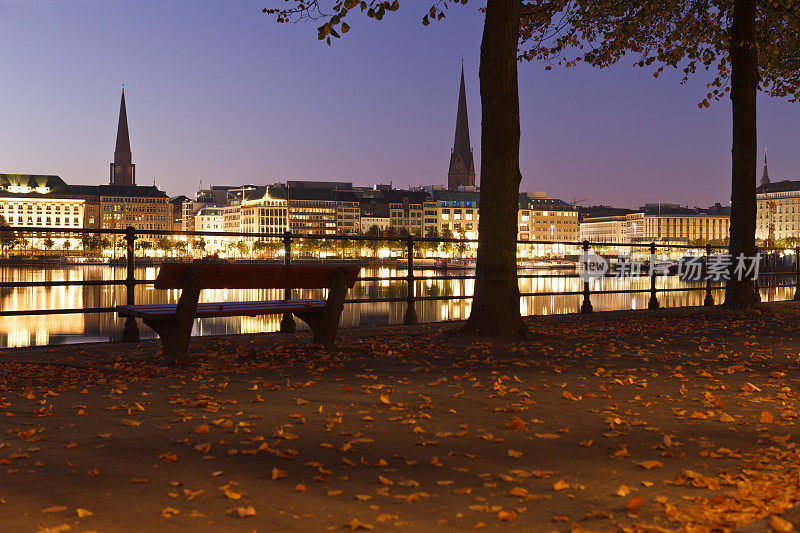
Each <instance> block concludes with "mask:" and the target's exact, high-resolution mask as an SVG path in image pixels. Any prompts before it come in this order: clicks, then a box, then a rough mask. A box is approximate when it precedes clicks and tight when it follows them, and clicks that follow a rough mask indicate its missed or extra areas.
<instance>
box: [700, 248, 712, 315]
mask: <svg viewBox="0 0 800 533" xmlns="http://www.w3.org/2000/svg"><path fill="white" fill-rule="evenodd" d="M710 260H711V245H710V244H706V264H705V267H704V270H705V273H706V297H705V299H704V300H703V305H704V306H705V307H711V306H712V305H714V297H713V296H711V278H710V277H709V276H708V262H709V261H710Z"/></svg>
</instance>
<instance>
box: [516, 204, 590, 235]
mask: <svg viewBox="0 0 800 533" xmlns="http://www.w3.org/2000/svg"><path fill="white" fill-rule="evenodd" d="M517 225H518V227H517V238H518V239H519V240H544V241H559V242H575V241H577V240H578V238H579V236H580V225H579V224H578V210H577V209H576V208H575V207H574V206H572V205H570V204H568V203H567V202H565V201H564V200H559V199H557V198H547V197H546V196H545V193H544V192H540V191H532V192H527V193H524V194H520V195H519V209H518V211H517Z"/></svg>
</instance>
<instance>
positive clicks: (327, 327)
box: [296, 269, 348, 350]
mask: <svg viewBox="0 0 800 533" xmlns="http://www.w3.org/2000/svg"><path fill="white" fill-rule="evenodd" d="M347 277H348V273H347V270H345V269H342V270H338V271H336V273H335V274H334V275H333V280H332V283H331V287H330V291H328V300H327V301H326V302H325V308H324V309H323V310H322V311H321V312H316V313H296V315H297V318H299V319H300V320H302V321H303V322H305V323H306V324H308V326H309V327H310V328H311V332H312V333H313V339H312V342H313V343H315V344H322V345H323V346H324V347H325V349H327V350H331V349H333V342H334V340H336V330H337V329H338V328H339V318H341V316H342V309H343V308H344V297H345V295H346V294H347Z"/></svg>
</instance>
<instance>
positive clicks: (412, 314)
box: [403, 235, 419, 326]
mask: <svg viewBox="0 0 800 533" xmlns="http://www.w3.org/2000/svg"><path fill="white" fill-rule="evenodd" d="M406 246H407V248H408V274H407V275H406V286H407V287H408V288H407V290H406V315H405V317H403V324H405V325H406V326H410V325H413V324H419V318H417V310H416V309H415V307H414V237H413V236H412V235H409V236H408V240H407V241H406Z"/></svg>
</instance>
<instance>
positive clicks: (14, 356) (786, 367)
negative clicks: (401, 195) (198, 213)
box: [0, 303, 800, 532]
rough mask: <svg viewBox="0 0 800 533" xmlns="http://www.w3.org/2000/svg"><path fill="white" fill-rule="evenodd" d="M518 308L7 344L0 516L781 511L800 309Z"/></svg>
mask: <svg viewBox="0 0 800 533" xmlns="http://www.w3.org/2000/svg"><path fill="white" fill-rule="evenodd" d="M528 320H529V324H530V326H531V329H532V330H533V332H534V338H533V340H531V341H528V342H500V341H492V342H488V341H485V340H481V339H474V338H464V337H462V336H459V335H447V334H446V332H447V331H448V330H453V329H454V328H455V327H456V326H455V325H454V324H438V325H428V326H419V327H413V328H373V329H365V330H352V331H345V332H343V334H342V336H341V338H340V340H339V341H338V351H337V352H336V353H326V352H323V351H318V350H316V349H313V348H311V347H309V345H308V337H307V336H306V335H303V334H300V335H296V336H289V337H287V336H280V335H274V334H268V335H246V336H228V337H217V338H213V337H212V338H202V339H195V340H194V341H193V344H192V350H193V352H194V353H195V354H196V355H198V362H197V364H196V365H194V366H191V367H187V368H183V369H170V368H166V367H163V366H161V365H159V364H158V362H157V361H158V359H157V357H156V353H157V351H158V350H159V349H160V345H159V344H158V343H156V342H152V341H147V342H142V343H140V344H137V345H123V344H89V345H79V346H70V347H48V348H36V349H22V350H6V351H5V352H4V354H3V355H2V362H0V420H2V425H0V428H2V433H0V529H2V530H3V531H22V532H25V531H40V530H47V531H105V532H112V531H167V530H170V531H171V530H181V529H183V530H186V531H226V532H227V531H254V530H256V531H274V530H290V531H291V530H295V531H325V530H341V529H343V528H344V529H353V530H359V529H361V530H370V529H374V530H376V531H378V530H398V531H434V530H442V531H445V530H450V529H473V528H487V529H500V528H508V529H516V530H525V531H551V530H556V531H619V530H625V531H654V532H657V531H672V530H674V531H711V530H714V531H726V530H731V529H733V528H735V527H736V526H737V525H744V524H747V523H750V522H753V521H755V520H757V519H760V518H761V519H764V520H765V521H764V522H762V524H769V523H770V520H771V524H772V527H774V528H775V529H778V530H780V528H781V527H784V528H788V527H789V525H787V524H788V522H781V519H780V518H775V517H773V518H770V516H771V515H773V514H775V513H781V512H782V511H784V510H785V509H787V508H788V507H790V506H791V505H793V504H794V503H795V502H796V501H798V500H799V499H800V463H798V450H797V447H796V439H797V422H798V418H797V417H798V411H800V405H798V391H799V390H800V380H799V379H798V378H800V374H799V373H798V367H799V366H800V332H798V328H799V327H800V306H798V305H796V304H794V303H782V304H774V305H770V306H766V307H765V308H764V309H763V310H762V311H760V312H757V313H753V314H750V315H747V316H743V315H732V314H729V313H724V312H722V311H719V310H712V311H704V310H698V309H694V310H686V309H684V310H662V311H657V312H649V311H638V312H637V311H634V312H613V313H598V314H596V315H593V316H579V315H570V316H551V317H532V318H530V319H528ZM765 517H766V518H765ZM763 527H768V526H766V525H765V526H763ZM787 530H788V529H787Z"/></svg>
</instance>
